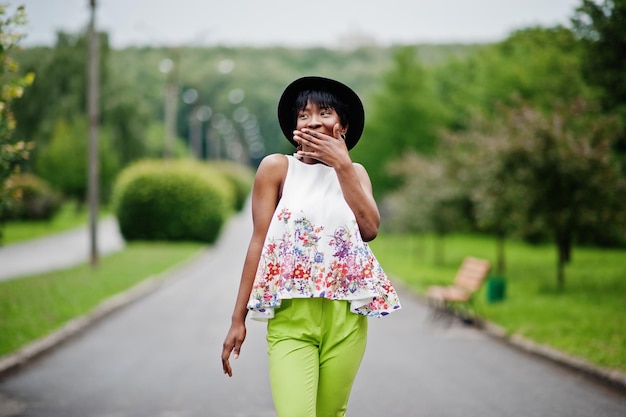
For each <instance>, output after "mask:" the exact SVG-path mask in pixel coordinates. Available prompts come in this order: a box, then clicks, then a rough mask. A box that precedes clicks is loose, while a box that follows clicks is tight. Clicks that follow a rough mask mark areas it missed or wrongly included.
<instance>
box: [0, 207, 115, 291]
mask: <svg viewBox="0 0 626 417" xmlns="http://www.w3.org/2000/svg"><path fill="white" fill-rule="evenodd" d="M89 239H90V235H89V228H88V227H87V226H85V227H79V228H76V229H72V230H68V231H67V232H63V233H59V234H56V235H52V236H46V237H42V238H39V239H34V240H30V241H25V242H20V243H15V244H12V245H8V246H3V247H0V281H2V280H7V279H13V278H20V277H22V276H25V275H33V274H39V273H42V272H48V271H52V270H57V269H64V268H69V267H71V266H74V265H77V264H80V263H85V262H88V261H89V247H90V246H89V242H90V240H89ZM123 247H124V239H123V238H122V235H121V234H120V232H119V229H118V226H117V220H116V219H115V218H114V217H107V218H105V219H102V220H100V222H99V223H98V251H99V253H100V254H101V255H107V254H110V253H113V252H116V251H118V250H120V249H122V248H123Z"/></svg>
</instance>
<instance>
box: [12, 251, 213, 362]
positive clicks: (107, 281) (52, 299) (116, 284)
mask: <svg viewBox="0 0 626 417" xmlns="http://www.w3.org/2000/svg"><path fill="white" fill-rule="evenodd" d="M203 247H205V245H202V244H200V243H145V242H142V243H129V244H127V245H126V247H125V249H124V250H123V251H121V252H117V253H114V254H112V255H109V256H106V257H103V258H102V259H101V260H100V264H99V266H98V267H97V268H95V269H93V268H92V267H91V266H89V265H81V266H77V267H74V268H70V269H66V270H60V271H56V272H50V273H45V274H39V275H34V276H31V277H24V278H18V279H14V280H9V281H2V282H0V335H2V337H0V356H1V355H5V354H8V353H10V352H13V351H15V350H17V349H18V348H20V347H21V346H23V345H25V344H27V343H29V342H31V341H33V340H36V339H38V338H40V337H42V336H45V335H47V334H49V333H50V332H52V331H54V330H55V329H58V328H59V327H61V326H62V325H63V324H65V323H66V322H68V321H69V320H71V319H73V318H76V317H78V316H81V315H83V314H85V313H87V312H88V311H90V310H91V309H93V308H94V307H95V306H96V305H98V304H99V303H100V302H101V301H103V300H105V299H106V298H108V297H110V296H112V295H115V294H117V293H120V292H122V291H124V290H126V289H128V288H130V287H132V286H133V285H135V284H137V283H139V282H140V281H143V280H145V279H146V278H149V277H151V276H154V275H157V274H159V273H161V272H164V271H166V270H167V269H169V268H171V267H172V266H174V265H176V264H178V263H180V262H182V261H184V260H186V259H189V258H190V257H191V256H192V255H194V254H195V253H197V252H198V251H199V250H200V249H201V248H203Z"/></svg>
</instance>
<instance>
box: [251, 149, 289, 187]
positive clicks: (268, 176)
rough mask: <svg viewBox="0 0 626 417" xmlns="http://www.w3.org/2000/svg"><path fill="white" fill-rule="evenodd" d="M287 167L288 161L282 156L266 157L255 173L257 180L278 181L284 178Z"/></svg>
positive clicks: (276, 154) (272, 155)
mask: <svg viewBox="0 0 626 417" xmlns="http://www.w3.org/2000/svg"><path fill="white" fill-rule="evenodd" d="M288 167H289V161H288V160H287V157H286V156H285V155H282V154H278V153H275V154H271V155H267V156H266V157H265V158H263V160H262V161H261V163H260V164H259V167H258V168H257V171H256V178H257V180H270V181H271V180H280V181H282V179H283V178H284V177H285V173H286V172H287V168H288Z"/></svg>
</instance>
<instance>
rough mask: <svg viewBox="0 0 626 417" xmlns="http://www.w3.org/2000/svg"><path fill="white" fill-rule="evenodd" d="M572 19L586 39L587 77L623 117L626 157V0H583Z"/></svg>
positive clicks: (622, 144)
mask: <svg viewBox="0 0 626 417" xmlns="http://www.w3.org/2000/svg"><path fill="white" fill-rule="evenodd" d="M572 22H573V24H574V29H575V31H576V33H577V34H578V36H580V38H581V39H582V42H581V43H582V46H583V48H584V60H583V74H584V76H585V79H586V80H587V81H588V82H589V83H590V84H591V85H594V86H597V87H599V88H600V89H601V90H602V96H601V102H602V105H603V107H604V110H605V111H607V112H611V113H615V114H618V115H619V117H620V119H621V123H622V131H621V135H620V138H619V140H618V142H617V144H616V149H617V150H618V151H619V152H620V153H621V155H622V157H625V158H626V77H624V74H626V52H625V51H626V0H604V1H601V2H598V1H590V0H583V1H582V4H581V6H580V7H579V8H578V9H577V10H576V14H575V16H574V18H573V19H572Z"/></svg>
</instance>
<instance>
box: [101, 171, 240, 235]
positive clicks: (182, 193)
mask: <svg viewBox="0 0 626 417" xmlns="http://www.w3.org/2000/svg"><path fill="white" fill-rule="evenodd" d="M113 206H114V211H115V215H116V216H117V219H118V222H119V225H120V231H121V233H122V235H123V236H124V239H126V240H128V241H130V240H162V241H168V240H169V241H177V240H178V241H200V242H207V243H213V242H215V240H216V239H217V238H218V236H219V233H220V231H221V229H222V226H223V225H224V223H225V222H226V219H227V218H228V216H229V215H230V214H231V213H232V212H233V211H234V208H235V190H234V187H233V186H232V184H231V182H229V181H228V180H227V179H225V178H224V177H223V176H222V175H221V174H220V172H219V171H218V170H217V169H215V168H213V167H211V166H209V165H207V164H203V163H201V162H197V161H194V160H183V159H180V160H176V161H166V160H143V161H139V162H136V163H134V164H132V165H130V166H128V167H127V168H126V169H125V170H124V171H123V172H122V173H121V174H120V176H119V178H118V180H117V182H116V184H115V188H114V194H113Z"/></svg>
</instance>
